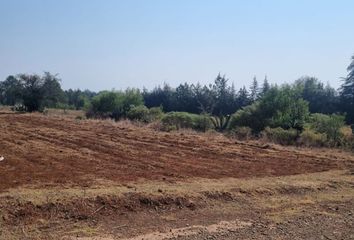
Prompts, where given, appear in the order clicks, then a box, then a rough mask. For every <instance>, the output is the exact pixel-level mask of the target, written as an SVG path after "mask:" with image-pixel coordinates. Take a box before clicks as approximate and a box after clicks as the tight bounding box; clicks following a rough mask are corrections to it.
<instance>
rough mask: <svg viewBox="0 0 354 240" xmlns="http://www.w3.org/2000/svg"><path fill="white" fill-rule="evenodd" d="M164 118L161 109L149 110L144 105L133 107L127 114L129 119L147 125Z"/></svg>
mask: <svg viewBox="0 0 354 240" xmlns="http://www.w3.org/2000/svg"><path fill="white" fill-rule="evenodd" d="M162 116H163V112H162V109H161V108H160V107H153V108H150V109H149V108H147V107H146V106H144V105H140V106H133V107H131V108H130V109H129V111H128V112H127V118H128V119H130V120H136V121H140V122H145V123H150V122H153V121H156V120H159V119H161V118H162Z"/></svg>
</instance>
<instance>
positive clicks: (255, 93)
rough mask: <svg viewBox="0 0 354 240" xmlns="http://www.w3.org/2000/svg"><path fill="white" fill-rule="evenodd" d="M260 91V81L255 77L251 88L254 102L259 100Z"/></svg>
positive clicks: (251, 97)
mask: <svg viewBox="0 0 354 240" xmlns="http://www.w3.org/2000/svg"><path fill="white" fill-rule="evenodd" d="M258 94H259V89H258V81H257V78H256V76H254V78H253V81H252V84H251V87H250V100H251V102H254V101H256V100H257V99H258V96H259V95H258Z"/></svg>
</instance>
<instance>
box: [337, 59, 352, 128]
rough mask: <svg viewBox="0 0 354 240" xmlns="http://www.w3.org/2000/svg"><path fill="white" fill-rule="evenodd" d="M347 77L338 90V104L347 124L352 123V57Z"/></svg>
mask: <svg viewBox="0 0 354 240" xmlns="http://www.w3.org/2000/svg"><path fill="white" fill-rule="evenodd" d="M347 71H348V75H347V77H346V78H344V79H343V80H344V82H343V84H342V86H341V88H340V103H341V108H342V111H343V112H346V113H347V115H346V120H347V122H348V123H350V124H353V123H354V55H353V56H352V62H351V63H350V65H349V66H348V68H347Z"/></svg>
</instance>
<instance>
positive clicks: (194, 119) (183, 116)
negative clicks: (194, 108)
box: [161, 112, 211, 131]
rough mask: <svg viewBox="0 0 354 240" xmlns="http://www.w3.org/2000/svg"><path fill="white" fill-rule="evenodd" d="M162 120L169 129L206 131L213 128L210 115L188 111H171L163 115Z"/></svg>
mask: <svg viewBox="0 0 354 240" xmlns="http://www.w3.org/2000/svg"><path fill="white" fill-rule="evenodd" d="M161 122H162V124H163V127H164V129H165V130H167V131H170V130H179V129H181V128H190V129H194V130H198V131H206V130H208V129H210V128H211V121H210V118H209V117H208V116H206V115H197V114H192V113H187V112H169V113H167V114H165V115H164V116H163V117H162V119H161Z"/></svg>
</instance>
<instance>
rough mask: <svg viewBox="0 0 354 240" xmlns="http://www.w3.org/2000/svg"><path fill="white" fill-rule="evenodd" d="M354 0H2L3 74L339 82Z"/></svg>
mask: <svg viewBox="0 0 354 240" xmlns="http://www.w3.org/2000/svg"><path fill="white" fill-rule="evenodd" d="M353 26H354V1H352V0H337V1H334V0H124V1H123V0H101V1H100V0H60V1H58V0H22V1H21V0H0V80H4V79H5V78H6V77H7V76H8V75H14V74H18V73H28V74H32V73H37V74H42V73H43V72H44V71H49V72H51V73H53V74H59V77H60V78H61V79H62V86H63V88H64V89H68V88H81V89H90V90H94V91H100V90H105V89H108V90H109V89H117V90H120V89H125V88H127V87H138V88H142V87H146V88H148V89H152V88H153V87H155V86H157V85H159V84H163V83H164V82H165V83H168V84H170V85H171V86H177V85H178V84H179V83H184V82H188V83H197V82H200V83H201V84H209V83H212V82H213V80H214V79H215V77H216V75H217V74H218V73H219V72H220V73H221V74H225V75H226V77H227V78H229V81H230V83H231V82H233V83H234V84H235V86H236V87H238V88H239V87H242V86H243V85H246V86H248V85H250V83H251V82H252V79H253V77H254V76H257V79H258V80H259V81H260V82H262V81H263V79H264V77H265V75H267V77H268V80H269V81H270V82H271V83H277V84H281V83H289V82H292V81H294V80H296V79H298V78H299V77H301V76H305V75H308V76H315V77H317V78H319V79H320V80H321V81H323V82H325V83H327V82H328V83H330V84H331V85H332V86H333V87H335V88H337V87H339V86H340V84H341V79H340V78H341V77H344V76H346V68H347V66H348V65H349V63H350V57H351V56H352V55H353V54H354V31H353Z"/></svg>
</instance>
